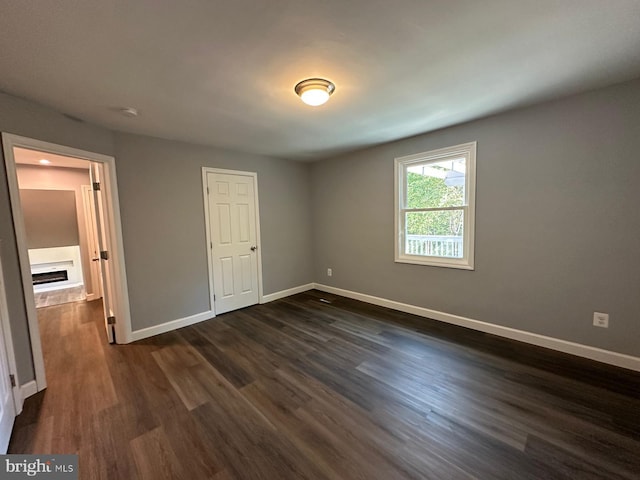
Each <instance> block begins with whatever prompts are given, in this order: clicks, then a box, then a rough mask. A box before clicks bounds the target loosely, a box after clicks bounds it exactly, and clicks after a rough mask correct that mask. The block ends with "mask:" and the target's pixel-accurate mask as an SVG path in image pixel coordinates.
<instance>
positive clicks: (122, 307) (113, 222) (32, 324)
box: [2, 132, 131, 391]
mask: <svg viewBox="0 0 640 480" xmlns="http://www.w3.org/2000/svg"><path fill="white" fill-rule="evenodd" d="M15 147H22V148H27V149H31V150H38V151H41V152H46V153H54V154H57V155H63V156H67V157H74V158H79V159H82V160H88V161H90V162H100V163H102V164H103V165H104V167H105V168H104V171H105V178H104V182H103V187H104V190H105V196H106V198H107V201H108V202H109V206H110V208H109V210H110V212H111V215H109V218H107V219H106V221H107V224H108V226H109V236H110V240H111V242H110V244H111V245H112V247H113V251H112V252H109V255H110V256H111V257H110V258H112V259H113V260H114V270H115V272H114V274H115V283H116V286H117V289H116V292H115V298H114V307H115V311H116V312H115V313H116V318H117V322H116V325H115V329H116V341H117V343H129V342H131V313H130V309H129V293H128V289H127V276H126V269H125V264H124V254H123V252H124V248H123V241H122V225H121V220H120V202H119V198H118V184H117V180H116V163H115V158H114V157H111V156H108V155H102V154H99V153H94V152H88V151H86V150H79V149H77V148H72V147H67V146H64V145H57V144H55V143H49V142H43V141H41V140H35V139H33V138H28V137H21V136H19V135H13V134H10V133H5V132H2V148H3V152H4V162H5V167H6V170H7V183H8V184H9V197H10V199H11V212H12V214H13V226H14V229H15V233H16V243H17V246H18V259H19V262H20V272H21V274H22V288H23V290H24V300H25V305H26V309H27V319H28V323H29V338H30V340H31V355H32V358H33V366H34V370H35V377H36V378H35V380H36V386H37V388H38V391H41V390H44V389H45V388H46V387H47V381H46V376H45V371H44V359H43V356H42V344H41V342H40V328H39V326H38V314H37V312H36V305H35V299H34V295H33V286H32V282H31V267H30V265H29V252H28V249H27V240H26V233H25V226H24V217H23V214H22V206H21V204H20V189H19V185H18V176H17V173H16V162H15V158H14V153H13V149H14V148H15ZM14 361H15V359H14ZM16 383H17V384H18V385H20V383H19V381H18V379H17V378H16Z"/></svg>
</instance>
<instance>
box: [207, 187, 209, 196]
mask: <svg viewBox="0 0 640 480" xmlns="http://www.w3.org/2000/svg"><path fill="white" fill-rule="evenodd" d="M207 195H209V187H207Z"/></svg>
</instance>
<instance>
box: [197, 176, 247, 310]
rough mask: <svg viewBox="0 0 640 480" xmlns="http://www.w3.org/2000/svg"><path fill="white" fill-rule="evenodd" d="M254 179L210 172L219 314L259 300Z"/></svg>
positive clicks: (213, 247) (210, 225)
mask: <svg viewBox="0 0 640 480" xmlns="http://www.w3.org/2000/svg"><path fill="white" fill-rule="evenodd" d="M254 181H255V177H254V176H251V175H242V174H237V175H236V174H225V173H213V172H207V187H208V192H209V194H208V202H209V228H210V237H209V238H211V245H210V247H211V259H212V271H213V291H214V306H215V313H216V315H218V314H221V313H224V312H229V311H231V310H237V309H239V308H243V307H248V306H249V305H255V304H256V303H258V301H259V291H258V254H257V248H258V243H257V241H258V235H257V217H256V191H255V190H256V189H255V184H254Z"/></svg>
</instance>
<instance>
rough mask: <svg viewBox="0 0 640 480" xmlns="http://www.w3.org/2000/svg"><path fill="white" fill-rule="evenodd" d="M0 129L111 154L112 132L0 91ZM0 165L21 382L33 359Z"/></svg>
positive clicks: (2, 234)
mask: <svg viewBox="0 0 640 480" xmlns="http://www.w3.org/2000/svg"><path fill="white" fill-rule="evenodd" d="M0 131H2V132H8V133H13V134H16V135H22V136H25V137H31V138H37V139H38V140H44V141H47V142H52V143H58V144H62V145H68V146H71V147H75V148H81V149H84V150H89V151H93V152H97V153H103V154H106V155H111V154H113V137H112V134H111V132H109V131H107V130H105V129H102V128H97V127H93V126H91V125H87V124H85V123H81V122H76V121H73V120H70V119H68V118H67V117H65V116H64V115H62V114H60V113H58V112H55V111H53V110H50V109H48V108H44V107H42V106H40V105H36V104H34V103H31V102H28V101H26V100H22V99H19V98H16V97H13V96H11V95H7V94H4V93H2V92H0ZM0 157H1V158H2V160H1V162H2V165H0V239H2V242H1V244H2V251H1V252H0V255H2V262H3V267H4V277H5V284H6V288H7V303H8V305H7V307H8V310H9V320H10V322H11V333H12V336H13V344H14V349H15V353H16V362H17V367H18V377H19V379H20V382H21V383H23V384H24V383H26V382H28V381H30V380H33V379H34V378H35V377H34V372H33V361H32V359H31V346H30V342H29V329H28V326H27V314H26V310H25V306H24V292H23V291H22V280H21V276H20V265H19V264H18V251H17V247H16V239H15V233H14V231H13V223H12V220H11V207H10V204H9V189H8V186H7V175H6V170H5V168H4V157H3V155H2V152H1V151H0Z"/></svg>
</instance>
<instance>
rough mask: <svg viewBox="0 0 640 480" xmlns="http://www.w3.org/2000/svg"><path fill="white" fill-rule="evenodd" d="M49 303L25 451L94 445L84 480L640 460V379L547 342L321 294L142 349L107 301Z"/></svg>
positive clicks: (520, 471)
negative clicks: (114, 326)
mask: <svg viewBox="0 0 640 480" xmlns="http://www.w3.org/2000/svg"><path fill="white" fill-rule="evenodd" d="M321 299H324V300H327V301H328V302H330V303H327V302H323V301H321ZM38 314H39V322H40V327H41V332H42V344H43V352H44V356H45V366H46V370H47V378H48V385H49V386H48V388H47V390H46V391H44V392H41V393H38V394H37V395H34V396H33V397H31V398H29V399H27V401H26V402H25V406H24V411H23V413H22V414H21V415H20V416H19V417H18V418H17V419H16V424H15V428H14V431H13V435H12V439H11V443H10V446H9V451H10V453H78V454H79V466H80V478H82V479H103V478H104V479H115V480H118V479H127V480H131V479H143V480H145V479H162V478H177V479H179V478H186V479H189V480H199V479H213V480H258V479H260V480H272V479H276V478H277V479H291V480H294V479H295V480H300V479H309V480H324V479H327V480H352V479H367V480H370V479H371V480H376V479H380V480H403V479H434V480H442V479H452V480H459V479H462V480H492V479H505V480H506V479H509V480H512V479H516V478H517V479H518V480H520V479H523V480H528V479H529V480H534V479H535V480H541V479H560V480H569V479H571V480H573V479H583V478H584V479H586V480H591V479H596V478H602V479H615V480H631V479H634V480H635V479H637V478H638V472H639V471H640V414H639V412H640V375H639V374H637V373H634V372H629V371H624V370H621V369H615V368H612V367H608V366H602V365H601V364H597V363H595V362H589V361H586V360H584V359H576V358H575V357H570V356H568V355H563V354H560V353H557V352H550V351H547V350H544V349H541V348H539V347H531V346H527V345H523V344H520V343H517V342H512V341H508V340H505V339H500V338H497V337H493V336H491V335H487V334H482V333H478V332H473V331H471V330H468V329H464V328H460V327H455V326H452V325H446V324H443V323H440V322H436V321H433V320H428V319H424V318H420V317H415V316H413V315H407V314H404V313H401V312H396V311H391V310H388V309H385V308H383V307H378V306H375V305H369V304H364V303H361V302H358V301H355V300H351V299H346V298H343V297H339V296H337V295H330V294H326V293H323V292H317V291H310V292H306V293H303V294H299V295H294V296H291V297H287V298H284V299H281V300H278V301H275V302H272V303H269V304H265V305H256V306H255V307H251V308H248V309H243V310H241V311H236V312H230V313H228V314H224V315H220V316H219V317H217V318H214V319H212V320H209V321H206V322H202V323H199V324H196V325H192V326H190V327H186V328H183V329H180V330H179V331H174V332H169V333H166V334H163V335H159V336H156V337H153V338H148V339H145V340H142V341H139V342H136V343H133V344H129V345H108V344H107V343H106V341H105V338H104V337H105V335H104V324H103V320H102V318H101V316H102V312H101V306H100V304H99V302H91V303H87V302H76V303H69V304H65V305H59V306H55V307H47V308H43V309H39V311H38Z"/></svg>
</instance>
